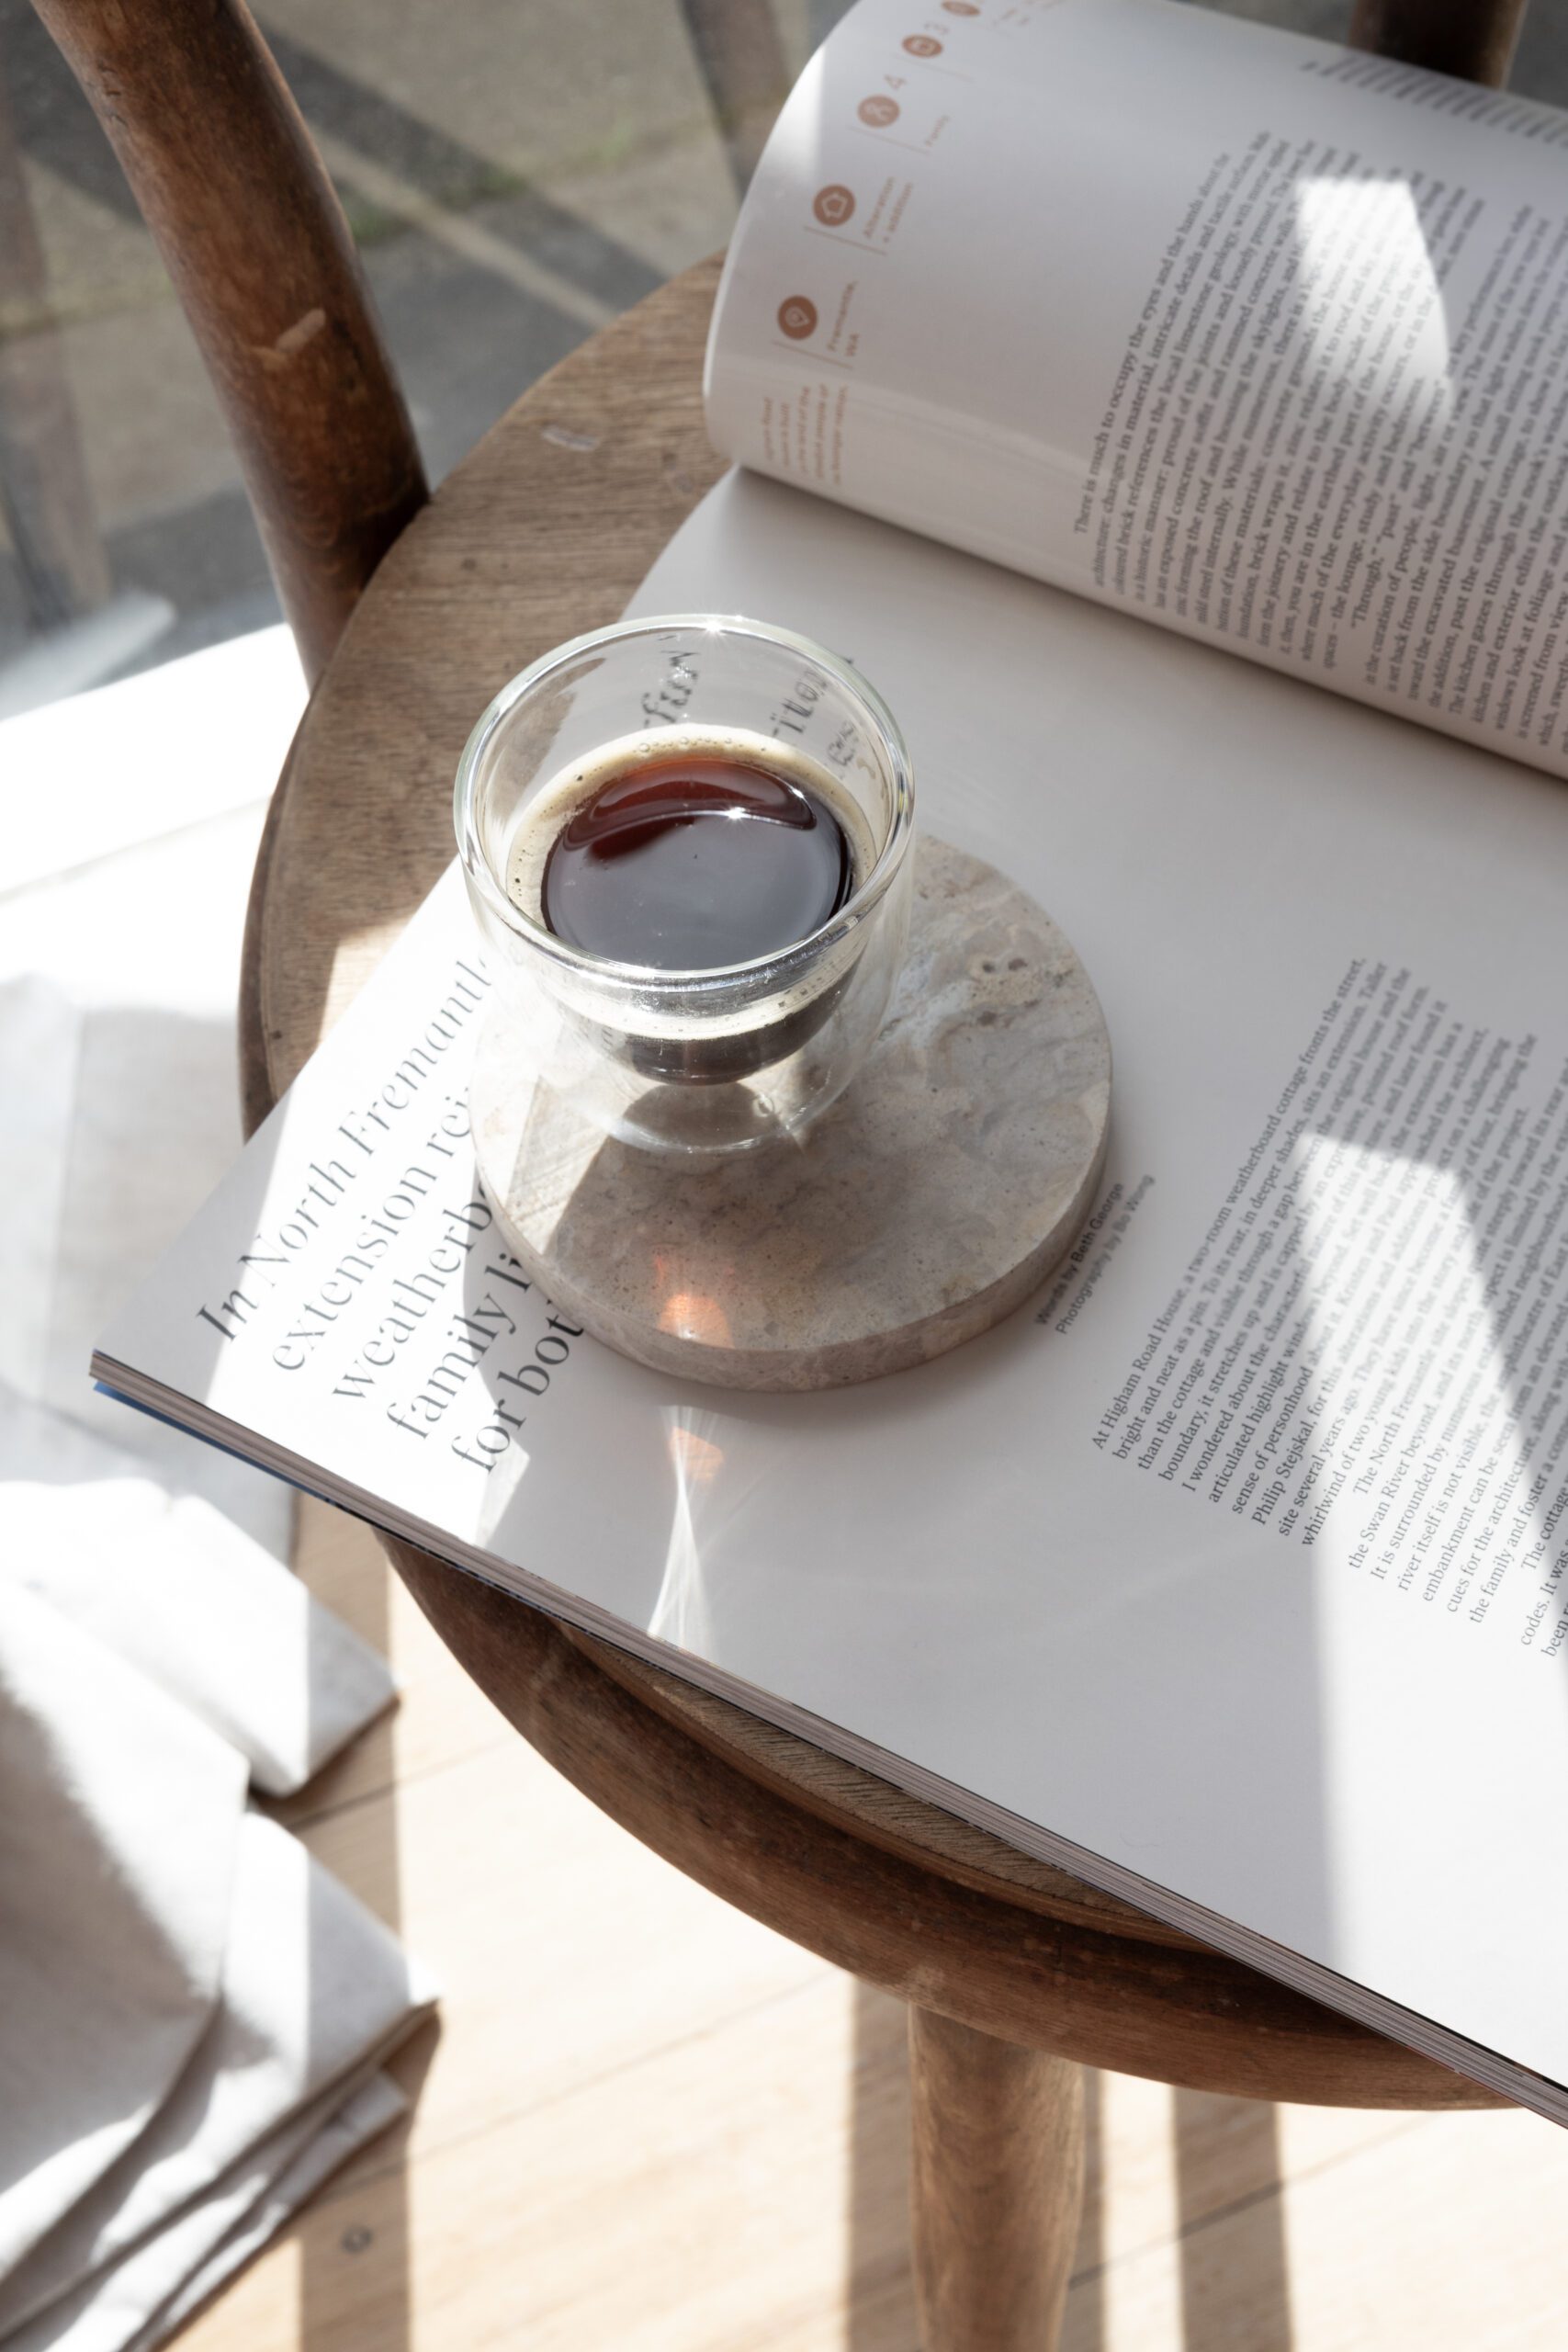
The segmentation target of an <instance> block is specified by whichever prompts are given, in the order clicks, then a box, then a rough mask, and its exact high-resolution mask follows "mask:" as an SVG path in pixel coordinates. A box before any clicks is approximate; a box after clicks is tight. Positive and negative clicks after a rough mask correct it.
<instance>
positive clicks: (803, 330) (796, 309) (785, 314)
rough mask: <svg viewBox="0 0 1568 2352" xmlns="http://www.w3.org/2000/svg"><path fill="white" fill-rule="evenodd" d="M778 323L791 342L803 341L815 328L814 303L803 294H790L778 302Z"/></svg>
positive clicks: (815, 313)
mask: <svg viewBox="0 0 1568 2352" xmlns="http://www.w3.org/2000/svg"><path fill="white" fill-rule="evenodd" d="M779 324H780V326H781V327H783V329H784V333H785V334H787V335H788V337H789V339H790V341H791V342H792V343H803V342H804V341H805V339H806V337H807V335H808V334H813V333H814V332H815V330H816V326H817V305H816V303H815V302H813V301H811V300H808V298H807V296H806V295H804V294H792V295H791V296H790V297H789V299H788V300H787V301H784V302H781V303H780V304H779Z"/></svg>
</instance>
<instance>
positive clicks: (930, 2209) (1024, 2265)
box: [909, 2009, 1084, 2352]
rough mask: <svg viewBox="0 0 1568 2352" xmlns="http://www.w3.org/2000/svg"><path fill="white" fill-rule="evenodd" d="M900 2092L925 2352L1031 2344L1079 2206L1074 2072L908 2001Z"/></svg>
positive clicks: (1056, 2302)
mask: <svg viewBox="0 0 1568 2352" xmlns="http://www.w3.org/2000/svg"><path fill="white" fill-rule="evenodd" d="M909 2092H910V2099H909V2122H910V2173H909V2199H910V2205H911V2208H912V2220H913V2224H914V2227H913V2240H914V2252H915V2296H916V2301H917V2303H918V2305H919V2314H920V2336H921V2341H922V2344H923V2346H924V2352H1042V2346H1047V2345H1054V2344H1055V2342H1056V2338H1057V2334H1058V2331H1059V2329H1060V2327H1061V2324H1062V2312H1063V2307H1064V2306H1065V2304H1066V2300H1067V2279H1068V2275H1069V2273H1070V2271H1071V2269H1072V2262H1073V2251H1074V2248H1075V2247H1076V2245H1077V2239H1078V2221H1079V2216H1080V2214H1081V2211H1082V2209H1083V2186H1084V2079H1083V2069H1082V2067H1081V2066H1075V2065H1072V2064H1070V2063H1069V2062H1068V2061H1067V2060H1066V2059H1065V2058H1049V2057H1047V2056H1046V2055H1045V2054H1044V2052H1043V2051H1038V2050H1020V2049H1019V2048H1017V2047H1016V2045H1015V2044H1013V2043H1011V2042H1007V2041H996V2040H995V2039H994V2038H993V2037H992V2036H991V2035H989V2034H984V2033H975V2032H973V2031H972V2030H970V2028H969V2027H968V2026H964V2025H954V2024H953V2020H952V2018H942V2017H934V2016H933V2015H932V2014H931V2011H930V2010H929V2009H911V2010H910V2011H909ZM976 2248H983V2249H984V2255H983V2258H982V2259H981V2260H979V2261H976V2258H975V2257H976Z"/></svg>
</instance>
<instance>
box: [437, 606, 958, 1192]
mask: <svg viewBox="0 0 1568 2352" xmlns="http://www.w3.org/2000/svg"><path fill="white" fill-rule="evenodd" d="M682 756H692V757H694V758H703V757H710V758H711V757H714V756H720V757H723V756H728V757H730V758H733V759H736V760H739V761H750V763H752V764H754V765H757V766H761V767H763V768H764V769H769V770H771V771H773V773H776V774H783V775H788V776H792V777H794V778H795V780H796V781H797V782H799V783H800V784H802V785H805V786H807V787H808V788H809V789H810V790H811V791H812V792H813V793H814V795H815V796H816V797H817V798H818V800H819V801H820V802H822V803H825V804H826V805H827V807H828V809H829V810H830V811H831V813H832V815H833V816H834V818H835V819H836V820H837V821H838V823H839V825H840V829H841V831H842V832H843V834H844V836H845V838H846V841H847V842H848V845H849V851H850V855H851V879H850V887H849V895H848V896H847V898H846V899H845V900H844V903H843V904H842V906H840V908H839V910H837V912H835V913H833V914H832V915H830V916H829V918H828V920H827V921H826V922H823V923H821V924H820V925H819V927H818V928H817V929H816V930H814V931H812V932H810V933H808V934H807V936H806V937H804V938H801V939H798V940H795V941H792V942H790V943H789V944H787V945H785V946H783V947H781V948H777V949H775V950H773V951H772V952H770V953H768V954H766V955H762V956H758V957H757V958H756V959H755V960H753V961H750V962H743V963H733V964H728V965H724V966H720V967H713V968H705V969H698V970H692V971H663V970H655V969H652V968H650V967H648V966H646V965H638V964H636V963H630V962H627V963H622V962H617V961H615V960H614V959H613V958H612V957H608V956H603V955H594V954H589V953H587V952H585V951H584V950H582V949H581V948H580V947H577V946H573V945H571V944H569V943H568V942H567V941H566V940H565V939H563V938H560V937H558V935H557V933H555V932H554V931H552V930H551V929H550V928H549V926H548V924H547V922H546V920H545V916H544V909H543V890H544V884H543V878H542V877H543V873H544V866H545V862H546V859H547V854H548V851H549V849H550V846H551V844H552V842H554V840H555V839H556V838H557V837H558V834H559V832H560V831H561V829H562V827H563V826H564V825H565V824H566V823H567V822H568V821H569V820H570V815H571V812H572V810H573V809H574V808H581V806H582V805H583V803H584V799H585V796H588V795H590V794H591V793H592V789H593V788H594V786H595V782H596V780H602V779H604V777H605V776H606V775H611V774H614V773H616V772H623V773H624V772H626V771H628V770H635V767H636V765H637V762H638V761H639V760H649V761H655V760H656V761H659V762H663V761H667V760H671V759H677V758H680V757H682ZM455 814H456V821H457V846H458V850H459V853H460V854H461V857H462V862H463V870H464V873H465V876H466V877H467V880H468V895H469V899H470V900H471V903H472V906H473V910H474V914H475V917H476V920H477V921H478V923H479V930H480V933H481V934H482V936H483V939H484V942H485V945H486V948H487V950H488V951H489V954H490V956H491V962H492V965H493V967H494V972H495V978H496V989H495V995H494V999H493V1001H492V1005H491V1012H490V1014H489V1017H488V1021H487V1024H486V1032H485V1037H484V1040H483V1043H482V1045H481V1047H480V1052H479V1061H478V1065H477V1069H476V1093H475V1101H474V1106H473V1115H474V1125H475V1131H476V1134H478V1133H479V1132H480V1130H481V1127H482V1125H483V1122H484V1120H485V1119H486V1117H487V1116H488V1115H490V1114H492V1113H493V1112H494V1110H495V1108H496V1102H495V1098H496V1097H497V1096H498V1095H499V1094H500V1093H502V1092H505V1093H507V1094H508V1095H513V1094H514V1093H515V1091H516V1090H517V1089H518V1087H519V1086H520V1085H523V1086H532V1087H538V1086H542V1087H545V1088H547V1089H549V1090H550V1091H552V1092H553V1093H554V1094H555V1095H556V1096H557V1097H558V1099H559V1101H560V1102H561V1103H563V1104H564V1105H566V1106H568V1107H570V1110H572V1111H574V1112H575V1113H577V1114H579V1115H580V1116H581V1117H582V1118H584V1119H586V1120H587V1121H588V1122H589V1123H590V1124H591V1125H592V1126H594V1127H597V1128H598V1129H600V1130H602V1131H603V1132H604V1134H606V1135H612V1136H618V1137H619V1138H620V1139H621V1140H622V1141H624V1142H626V1143H632V1144H637V1145H641V1146H644V1147H646V1148H651V1149H656V1150H662V1151H686V1152H731V1151H739V1150H744V1149H746V1148H750V1147H752V1146H755V1145H758V1144H761V1143H764V1142H767V1141H768V1140H770V1139H772V1138H778V1137H788V1136H800V1135H802V1134H803V1133H804V1131H805V1130H806V1128H807V1126H808V1125H810V1123H811V1121H812V1120H813V1119H814V1118H815V1117H817V1116H818V1114H819V1113H820V1112H822V1111H823V1110H825V1109H826V1108H827V1106H828V1104H829V1103H831V1102H832V1101H833V1100H834V1098H835V1097H836V1096H837V1095H839V1094H840V1093H841V1092H842V1091H843V1089H844V1088H845V1087H846V1086H847V1085H848V1083H849V1081H850V1080H851V1079H852V1077H853V1075H854V1073H855V1071H856V1069H858V1068H859V1066H860V1064H861V1062H862V1061H863V1058H864V1057H865V1055H866V1053H867V1052H868V1050H869V1049H870V1046H871V1045H872V1042H873V1040H874V1037H875V1035H876V1033H877V1031H878V1029H879V1028H880V1027H881V1025H882V1022H883V1017H884V1015H885V1013H886V1009H887V1001H888V998H889V995H890V994H891V992H892V988H893V983H894V980H895V979H896V978H897V972H898V967H899V965H900V963H901V962H902V959H903V955H904V947H905V941H906V937H907V933H908V907H909V890H910V884H911V878H912V860H911V858H910V855H909V852H910V849H911V846H912V842H913V838H914V794H913V783H912V779H911V775H910V771H909V757H908V751H907V749H906V747H905V744H904V741H903V738H902V736H901V735H900V734H899V732H898V729H897V724H896V723H895V721H894V718H893V717H892V714H891V713H890V712H889V710H888V709H887V707H886V704H885V703H884V702H883V701H882V698H881V696H880V695H877V694H876V693H875V692H874V689H873V688H872V687H871V686H869V685H868V684H866V683H865V681H864V680H863V678H861V677H860V676H859V675H858V674H857V673H856V672H855V671H854V670H853V668H852V666H851V665H850V664H849V663H847V662H841V661H840V660H838V659H837V657H836V656H834V655H833V654H831V653H829V652H826V651H824V650H823V649H822V647H820V646H818V645H813V644H812V643H811V642H810V641H809V639H806V638H800V637H795V636H793V635H791V634H790V632H789V631H787V630H784V629H777V628H768V627H766V626H764V625H763V624H762V623H761V622H760V621H750V620H741V619H738V618H732V617H728V616H725V617H719V616H714V615H710V614H682V615H677V616H665V617H660V618H657V619H651V620H640V621H629V622H626V623H624V624H622V625H621V626H619V627H617V628H608V629H599V630H596V631H595V632H594V633H593V634H592V636H589V637H580V638H577V639H574V640H573V642H572V643H570V645H563V646H561V647H559V648H558V650H556V651H555V652H553V653H549V654H547V655H546V656H545V658H544V660H543V661H541V662H536V663H535V664H534V666H533V668H532V669H529V670H525V672H524V673H522V675H521V676H520V677H517V678H514V679H513V681H512V683H511V684H510V685H508V686H506V687H504V688H503V689H502V692H501V693H500V694H499V695H497V696H496V698H495V700H494V702H492V703H491V706H490V708H489V709H488V710H487V711H486V712H485V714H484V716H483V718H481V719H480V720H479V724H478V726H477V727H476V728H475V729H474V731H473V734H472V735H471V736H470V737H469V739H468V745H467V747H466V749H465V750H464V752H463V756H462V759H461V761H460V762H459V763H458V768H457V794H456V806H455Z"/></svg>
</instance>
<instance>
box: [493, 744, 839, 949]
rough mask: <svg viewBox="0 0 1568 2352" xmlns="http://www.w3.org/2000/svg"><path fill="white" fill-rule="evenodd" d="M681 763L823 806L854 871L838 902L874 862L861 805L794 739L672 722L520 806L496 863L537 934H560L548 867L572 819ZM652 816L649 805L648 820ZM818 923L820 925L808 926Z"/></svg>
mask: <svg viewBox="0 0 1568 2352" xmlns="http://www.w3.org/2000/svg"><path fill="white" fill-rule="evenodd" d="M682 761H691V762H692V763H694V765H695V766H698V767H701V766H702V765H703V764H704V763H734V765H736V766H737V767H742V768H748V769H750V770H753V771H760V772H761V775H764V776H767V777H773V778H775V779H777V780H778V781H779V782H781V783H783V784H784V785H785V786H793V787H794V788H795V790H796V791H798V792H800V793H802V794H804V795H807V796H809V797H810V798H811V799H814V800H815V801H816V802H817V803H818V805H819V806H820V808H821V809H822V811H823V813H824V815H825V816H826V817H827V818H828V819H829V820H830V821H831V822H833V823H834V824H836V826H837V827H838V829H839V831H840V833H841V835H842V837H843V842H844V845H845V848H846V850H847V852H848V855H849V860H850V865H851V875H850V881H849V887H848V889H847V891H846V892H845V894H844V899H841V900H840V905H841V904H842V903H844V902H845V901H847V899H848V898H850V897H852V896H853V894H854V892H855V891H856V890H858V889H859V888H861V886H862V884H863V882H864V880H865V877H866V876H867V875H868V874H869V873H870V871H871V869H872V866H873V865H874V863H875V859H876V854H877V848H876V842H875V841H874V836H873V833H872V830H871V827H870V825H869V823H868V821H867V820H866V817H865V814H864V812H863V809H861V808H860V806H859V804H858V803H857V802H856V801H855V799H854V798H853V797H852V795H851V794H850V793H849V792H848V791H847V790H846V788H845V786H843V785H842V784H841V783H840V781H839V779H838V778H837V777H836V776H835V775H833V774H832V773H831V771H830V770H829V769H828V768H826V767H825V766H824V765H823V764H822V763H821V762H819V761H818V760H815V759H813V758H812V757H811V756H810V755H809V754H808V753H807V752H803V751H801V750H799V749H798V748H797V747H795V746H794V745H792V744H788V743H783V742H780V741H779V740H778V739H777V738H776V737H775V736H772V735H763V734H761V733H758V732H757V731H756V730H754V729H750V728H739V727H734V728H731V727H682V726H677V727H669V728H660V729H657V730H654V731H651V732H650V731H649V730H647V729H643V730H640V731H639V732H637V734H634V735H624V736H620V737H617V738H615V740H614V741H611V742H608V743H604V744H602V745H600V746H599V747H597V748H596V749H595V750H594V751H593V752H592V753H591V754H590V755H589V756H588V757H586V758H584V759H581V760H577V761H574V762H573V763H571V764H570V766H568V767H565V768H563V769H561V770H560V771H559V772H558V775H555V776H553V777H552V778H551V779H550V781H549V782H548V783H547V785H545V786H543V787H542V788H541V789H540V790H539V791H538V792H537V793H536V794H535V795H534V797H533V798H532V799H531V800H530V801H529V802H528V803H527V804H526V806H525V808H524V809H522V810H520V812H519V813H518V816H517V817H516V819H515V820H514V821H513V828H512V831H511V835H510V838H509V840H508V842H507V843H506V849H505V856H504V859H503V861H502V862H501V863H502V871H503V872H504V874H505V876H506V893H507V896H508V898H509V899H511V901H512V903H513V906H514V907H515V908H516V909H517V910H518V911H519V913H520V914H522V915H524V916H525V917H526V919H527V920H528V921H529V922H531V923H534V924H536V926H537V927H538V928H539V929H540V930H541V931H545V932H547V933H550V934H551V935H552V936H558V935H560V934H559V933H558V932H557V930H556V927H555V925H553V924H552V923H551V922H550V921H549V920H548V917H547V913H546V899H547V887H548V886H547V868H548V866H549V864H550V859H551V856H552V854H553V853H554V852H555V850H556V847H557V844H558V842H560V840H561V838H562V836H563V834H565V833H566V832H567V830H568V828H569V827H571V826H572V825H573V822H574V820H578V823H579V826H580V827H581V822H582V820H583V818H584V817H585V816H586V815H587V813H588V812H589V809H590V804H591V803H592V801H593V800H594V798H595V797H596V796H597V795H598V794H600V793H602V792H605V791H606V790H607V788H608V787H610V786H613V785H615V784H618V783H619V784H626V783H631V784H633V785H635V779H636V775H637V770H638V769H639V768H641V767H644V766H646V767H648V768H649V772H650V779H651V777H652V776H653V775H664V776H669V775H671V772H672V771H674V770H677V769H678V768H679V765H680V763H682ZM650 800H651V796H650ZM652 814H653V812H652V809H651V808H650V817H652ZM653 821H655V822H656V821H657V819H656V818H654V819H653ZM664 821H665V822H666V823H667V824H669V823H671V822H673V821H679V820H670V819H668V818H667V819H666V820H664ZM819 927H820V926H819V924H818V925H816V926H813V927H812V928H819ZM811 935H812V929H811V928H808V929H807V930H806V931H805V932H802V933H798V934H796V935H795V936H798V937H810V936H811ZM795 936H791V937H788V938H783V939H777V940H774V941H772V942H770V943H769V944H766V945H765V946H763V947H762V948H761V950H759V951H755V952H754V953H753V952H750V951H748V952H744V953H742V954H740V955H738V956H734V957H733V958H732V959H730V960H732V961H734V962H736V963H744V962H749V961H753V960H758V961H761V960H765V959H766V957H767V956H770V955H773V954H779V953H783V952H784V951H785V950H786V949H787V948H788V947H789V946H792V945H794V944H795ZM566 944H571V943H570V942H567V943H566ZM583 952H595V953H597V955H598V956H600V957H601V958H602V959H603V960H605V961H619V962H626V963H629V964H634V965H635V964H636V963H637V957H636V956H635V955H632V956H612V955H611V954H610V952H609V950H608V949H607V948H599V949H597V950H595V951H583ZM655 968H666V967H655ZM668 968H685V969H690V970H701V969H705V968H721V967H718V966H715V965H704V964H701V963H696V964H692V965H688V966H684V967H668Z"/></svg>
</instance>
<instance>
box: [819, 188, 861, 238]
mask: <svg viewBox="0 0 1568 2352" xmlns="http://www.w3.org/2000/svg"><path fill="white" fill-rule="evenodd" d="M811 209H812V210H813V212H815V213H816V215H817V218H818V220H820V221H821V223H822V225H823V227H824V228H825V229H841V228H842V227H843V225H844V223H845V221H846V220H848V219H849V217H850V215H851V214H852V212H853V210H854V209H855V200H854V197H853V195H852V193H851V191H850V189H848V188H847V187H840V186H838V185H837V184H836V183H835V185H834V186H833V187H819V188H818V191H817V195H816V198H815V199H814V200H813V203H812V207H811Z"/></svg>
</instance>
